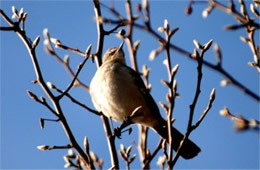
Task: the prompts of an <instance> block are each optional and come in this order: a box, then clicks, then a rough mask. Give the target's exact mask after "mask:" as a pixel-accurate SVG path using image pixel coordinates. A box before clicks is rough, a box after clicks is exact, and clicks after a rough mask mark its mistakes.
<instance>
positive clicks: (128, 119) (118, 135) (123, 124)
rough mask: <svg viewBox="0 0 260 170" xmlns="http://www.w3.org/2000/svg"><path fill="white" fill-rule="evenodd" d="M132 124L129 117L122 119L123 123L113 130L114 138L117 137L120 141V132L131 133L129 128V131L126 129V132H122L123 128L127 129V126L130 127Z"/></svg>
mask: <svg viewBox="0 0 260 170" xmlns="http://www.w3.org/2000/svg"><path fill="white" fill-rule="evenodd" d="M132 123H133V122H132V121H131V118H130V117H129V116H126V117H125V119H124V121H123V122H122V124H121V125H120V126H119V127H117V128H115V129H114V134H113V135H114V136H116V137H118V138H119V139H121V133H122V132H126V131H130V132H131V130H132V129H131V128H129V129H126V130H124V131H122V130H123V129H124V128H125V127H127V126H129V125H131V124H132Z"/></svg>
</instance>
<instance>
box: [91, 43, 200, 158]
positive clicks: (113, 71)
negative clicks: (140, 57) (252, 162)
mask: <svg viewBox="0 0 260 170" xmlns="http://www.w3.org/2000/svg"><path fill="white" fill-rule="evenodd" d="M122 47H123V43H122V44H121V45H120V47H119V48H110V49H108V50H107V51H106V53H105V55H104V57H103V64H102V65H101V66H100V67H99V68H98V70H97V72H96V74H95V76H94V77H93V79H92V80H91V83H90V95H91V98H92V102H93V104H94V106H95V108H96V109H97V110H98V111H100V112H102V113H103V114H104V115H105V116H106V117H108V118H112V119H114V120H116V121H119V122H123V121H124V120H125V119H126V117H129V116H130V115H131V114H132V112H133V111H134V110H135V109H136V108H137V107H139V106H141V109H140V110H141V111H140V112H141V113H138V115H136V116H132V118H131V122H133V123H139V124H142V125H145V126H148V127H150V128H152V129H153V130H154V131H155V132H157V133H158V134H159V135H160V136H161V137H163V138H164V139H166V140H167V138H168V130H167V124H166V121H165V120H164V119H163V118H162V117H161V115H160V112H159V109H158V107H157V105H156V103H155V101H154V99H153V97H152V96H151V95H150V93H149V91H148V90H147V89H146V87H145V85H144V83H143V80H142V78H141V77H140V75H139V74H138V73H137V72H136V71H134V70H133V69H131V68H130V67H128V66H127V65H126V62H125V57H124V52H123V50H122ZM171 131H172V141H173V149H174V150H175V151H176V150H177V149H178V147H179V144H180V142H181V140H182V139H183V135H182V134H181V133H180V132H179V131H178V130H177V129H175V128H174V127H172V129H171ZM199 152H200V148H199V147H198V146H197V145H196V144H194V143H193V142H192V141H191V140H189V139H188V140H187V142H186V143H185V144H184V146H183V148H182V152H181V153H180V155H181V156H182V157H183V158H185V159H191V158H193V157H195V156H196V155H197V154H198V153H199Z"/></svg>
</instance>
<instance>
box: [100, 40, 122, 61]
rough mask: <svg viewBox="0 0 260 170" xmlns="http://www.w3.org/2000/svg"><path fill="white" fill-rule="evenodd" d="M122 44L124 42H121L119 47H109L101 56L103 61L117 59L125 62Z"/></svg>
mask: <svg viewBox="0 0 260 170" xmlns="http://www.w3.org/2000/svg"><path fill="white" fill-rule="evenodd" d="M123 45H124V42H122V43H121V44H120V46H119V47H113V48H109V49H108V50H107V51H106V53H105V55H104V57H103V63H106V62H109V61H117V62H121V63H124V64H125V54H124V51H123Z"/></svg>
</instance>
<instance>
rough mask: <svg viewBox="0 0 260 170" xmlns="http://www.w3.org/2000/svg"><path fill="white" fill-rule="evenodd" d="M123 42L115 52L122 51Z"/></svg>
mask: <svg viewBox="0 0 260 170" xmlns="http://www.w3.org/2000/svg"><path fill="white" fill-rule="evenodd" d="M124 43H125V42H124V41H123V42H122V43H121V44H120V46H119V47H118V50H117V51H120V50H122V49H123V46H124Z"/></svg>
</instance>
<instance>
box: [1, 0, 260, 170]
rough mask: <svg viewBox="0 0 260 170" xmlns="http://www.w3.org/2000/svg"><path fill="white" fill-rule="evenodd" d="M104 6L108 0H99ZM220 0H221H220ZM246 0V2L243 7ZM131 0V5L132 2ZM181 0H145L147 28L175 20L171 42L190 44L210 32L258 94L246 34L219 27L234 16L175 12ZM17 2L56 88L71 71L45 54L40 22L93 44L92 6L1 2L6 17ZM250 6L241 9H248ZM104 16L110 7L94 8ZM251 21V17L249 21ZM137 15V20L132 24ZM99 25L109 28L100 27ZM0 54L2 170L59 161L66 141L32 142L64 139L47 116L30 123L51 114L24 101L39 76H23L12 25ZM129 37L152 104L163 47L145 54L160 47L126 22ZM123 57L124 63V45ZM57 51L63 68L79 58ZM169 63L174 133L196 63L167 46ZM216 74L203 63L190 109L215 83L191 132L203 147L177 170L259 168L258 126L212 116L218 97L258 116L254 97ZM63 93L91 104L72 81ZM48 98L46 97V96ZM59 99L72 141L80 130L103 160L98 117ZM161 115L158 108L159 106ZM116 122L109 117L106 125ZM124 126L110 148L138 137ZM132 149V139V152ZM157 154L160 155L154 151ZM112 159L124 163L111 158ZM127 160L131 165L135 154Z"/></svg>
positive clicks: (87, 73)
mask: <svg viewBox="0 0 260 170" xmlns="http://www.w3.org/2000/svg"><path fill="white" fill-rule="evenodd" d="M104 2H105V3H106V4H108V5H110V4H111V3H110V1H104ZM221 2H222V3H225V4H227V1H221ZM249 2H251V1H247V2H246V5H247V7H249V4H250V3H249ZM137 3H139V1H134V2H133V9H134V14H136V15H137V14H138V13H137V12H136V11H135V5H136V4H137ZM187 4H188V1H177V0H176V1H175V0H173V1H154V0H152V1H151V2H150V5H151V9H150V10H151V20H152V27H153V28H154V29H157V28H158V27H159V26H163V23H164V19H168V21H169V23H170V26H171V28H174V27H179V28H180V29H179V31H178V32H177V33H176V35H174V37H173V39H172V41H171V42H172V43H174V44H176V45H178V46H180V47H182V48H183V49H185V50H187V51H190V52H192V51H193V48H194V44H193V42H192V41H193V40H194V39H196V40H198V41H199V42H201V43H202V44H204V43H206V42H208V41H209V40H210V39H213V40H214V43H218V44H219V45H220V47H221V49H222V53H223V67H224V68H225V69H226V70H228V72H229V73H230V74H231V75H233V76H234V77H236V79H237V80H239V81H240V82H243V84H245V85H246V87H248V88H250V89H251V90H252V91H254V92H255V93H257V94H259V75H257V72H256V70H255V69H253V68H251V67H249V66H248V64H247V63H248V62H249V61H252V60H253V57H252V54H251V51H250V49H249V47H248V45H247V44H245V43H243V42H242V41H240V39H239V37H240V36H241V35H242V36H246V33H245V32H244V30H239V31H234V32H228V31H224V30H223V27H224V26H225V25H229V24H236V21H235V20H234V19H233V18H232V17H231V16H229V15H227V14H225V13H223V12H221V11H219V10H214V11H213V12H212V14H211V15H210V16H209V18H207V19H204V18H202V15H201V13H202V11H203V9H205V8H206V7H207V4H197V5H195V6H194V8H193V13H192V15H191V16H187V15H185V13H184V11H185V8H186V6H187ZM13 5H14V6H15V7H16V8H17V9H18V10H19V9H20V8H21V7H23V8H24V10H25V11H26V12H27V13H28V17H27V21H26V25H25V27H26V33H27V35H28V36H29V37H31V39H32V40H33V39H34V38H35V37H36V36H38V35H40V36H41V41H40V44H39V46H38V48H37V57H38V60H39V62H40V66H41V69H42V73H43V75H44V77H45V80H46V81H50V82H52V83H54V84H55V85H56V86H57V87H59V88H61V89H65V88H66V87H67V85H68V84H69V83H70V81H71V77H70V76H69V75H68V73H67V72H66V71H65V69H64V68H63V66H61V65H60V64H59V63H58V62H57V61H56V60H55V59H54V58H53V57H52V56H49V55H48V54H46V53H45V51H44V48H43V39H44V38H43V35H42V31H43V29H44V28H48V30H49V33H50V35H51V37H54V38H57V39H59V40H60V41H61V42H62V43H64V44H66V45H69V46H72V47H77V48H79V49H80V50H82V51H85V49H86V48H87V47H88V45H89V44H92V45H93V51H95V49H96V41H97V31H96V24H95V22H94V20H93V17H94V10H93V4H92V1H83V0H82V1H65V0H63V1H5V0H4V1H1V2H0V6H1V7H0V8H1V9H2V10H4V12H5V13H6V14H7V15H8V16H11V15H12V13H11V7H12V6H13ZM115 6H116V9H118V10H119V11H120V12H121V13H122V14H123V15H125V12H124V11H125V5H124V2H123V1H115ZM248 10H249V8H248ZM102 12H103V15H104V16H107V17H110V16H111V15H110V14H109V12H108V11H107V10H105V9H104V8H102ZM258 21H259V20H258ZM0 22H1V26H7V25H6V23H5V22H4V21H3V19H2V18H1V19H0ZM141 22H142V21H140V23H141ZM105 28H106V29H108V28H111V27H110V26H105ZM256 34H257V35H256V43H257V44H258V45H259V39H257V37H259V31H257V32H256ZM0 35H1V43H0V51H1V53H0V56H1V57H0V61H1V67H0V68H1V150H0V151H1V156H0V167H1V168H2V169H10V168H11V169H32V168H33V169H50V168H52V169H62V168H63V166H64V164H65V163H64V161H63V155H65V154H66V153H67V151H66V150H53V151H45V152H42V151H39V150H38V149H37V148H36V147H37V146H38V145H43V144H46V145H66V144H67V143H68V140H67V138H66V135H65V133H64V131H63V129H62V127H61V126H60V124H58V123H54V122H46V125H45V128H44V129H41V128H40V126H39V118H40V117H44V118H54V116H53V115H52V114H51V113H50V112H49V111H48V110H47V109H46V108H44V107H43V106H41V105H39V104H38V103H36V102H34V101H32V100H31V99H30V98H29V97H28V95H27V93H26V91H27V90H28V89H30V90H31V91H33V92H34V93H35V94H37V95H38V96H45V94H44V92H43V91H42V90H41V88H40V87H39V86H38V85H34V84H32V83H31V82H32V80H34V79H35V73H34V71H33V66H32V62H31V60H30V57H29V55H28V53H27V51H26V48H25V46H24V45H23V43H22V41H21V40H20V39H19V38H18V36H17V35H16V34H15V33H13V32H0ZM133 39H134V40H135V41H136V40H141V44H140V47H139V50H138V53H137V60H138V66H139V68H140V69H141V68H142V65H143V64H146V65H147V66H148V67H149V68H150V69H151V73H150V83H151V84H152V91H151V93H152V95H153V97H154V99H155V100H156V102H157V103H159V101H162V102H164V103H166V99H165V95H166V93H167V89H166V88H165V86H163V85H162V83H161V79H167V78H168V75H167V70H166V68H165V66H164V65H163V64H162V62H163V60H164V58H165V54H164V53H162V54H161V55H160V56H158V57H157V58H156V59H155V60H154V61H149V59H148V56H149V54H150V52H151V51H152V50H153V49H155V48H157V47H158V46H159V44H158V42H157V40H155V39H154V38H153V37H151V36H149V34H147V33H145V32H143V31H140V30H137V29H135V30H134V37H133ZM120 43H121V40H119V39H118V38H116V36H115V35H113V34H112V35H110V36H109V37H107V38H106V39H105V44H104V50H106V49H107V48H110V47H114V46H118V45H119V44H120ZM124 50H125V53H126V55H127V62H128V63H129V64H130V61H129V58H128V52H127V48H126V46H125V47H124ZM56 51H57V53H58V54H59V55H60V56H64V55H67V54H68V55H70V59H71V60H70V61H71V66H72V69H74V70H76V69H77V65H78V64H79V63H80V62H81V61H82V58H81V57H80V56H78V55H75V54H73V53H70V52H68V51H64V50H60V49H57V50H56ZM171 55H172V64H173V65H175V64H179V65H180V68H179V71H178V73H177V76H176V80H177V82H178V92H179V93H180V95H181V96H180V98H178V99H176V106H175V108H174V113H173V117H174V118H176V122H175V123H174V125H175V126H176V127H177V128H178V129H179V130H180V131H182V132H185V130H186V127H187V122H188V116H189V115H188V114H189V105H190V104H191V102H192V100H193V96H194V93H195V87H196V63H195V62H194V61H190V60H188V59H186V58H185V57H183V56H182V55H180V54H178V53H176V52H175V51H171ZM204 58H205V60H207V61H210V62H212V63H215V62H216V60H215V56H214V53H213V50H212V49H210V50H209V51H208V52H207V53H206V54H205V57H204ZM95 71H96V65H95V64H93V63H92V62H91V61H90V60H89V61H88V62H87V63H86V65H85V67H84V68H83V70H82V72H81V73H80V75H79V78H80V80H81V81H83V82H84V83H85V84H89V82H90V80H91V78H92V77H93V75H94V73H95ZM223 79H224V78H223V77H222V76H221V75H219V74H218V73H216V72H214V71H213V70H210V69H208V68H206V67H204V68H203V80H202V92H201V95H200V98H199V102H198V105H197V107H196V110H195V115H194V121H196V120H197V119H198V118H199V116H200V115H201V113H202V112H203V110H204V108H205V107H206V105H207V103H208V98H209V94H210V92H211V90H212V89H213V88H216V100H215V102H214V104H213V107H212V109H211V110H210V112H209V113H208V115H207V117H206V118H205V120H204V121H203V122H202V124H201V125H200V127H199V128H198V129H197V130H195V131H194V132H193V133H192V134H191V136H190V138H191V139H192V140H193V141H195V142H196V143H197V144H198V145H199V146H200V147H201V149H202V152H201V153H200V154H199V156H198V157H196V158H194V159H192V160H188V161H187V160H183V159H179V161H178V162H177V164H176V168H177V169H191V168H192V169H202V168H205V169H240V168H241V169H259V134H258V133H255V132H252V131H250V132H243V133H237V132H235V131H234V129H233V122H232V121H231V120H230V119H228V118H226V117H222V116H220V115H219V111H220V110H221V109H223V107H224V106H227V107H228V108H229V109H230V111H231V112H232V113H234V114H236V115H238V114H242V115H243V116H244V117H245V118H248V119H258V120H259V103H257V102H256V101H254V100H253V99H251V98H250V97H248V96H246V95H245V94H244V93H242V92H241V91H239V90H238V89H236V88H234V87H232V86H228V87H225V88H223V87H221V86H220V81H221V80H223ZM70 93H71V94H72V95H73V96H74V97H76V98H77V99H78V100H80V101H81V102H84V103H86V104H87V105H88V106H90V107H92V108H93V105H92V103H91V100H90V96H89V94H88V92H86V91H84V90H83V89H81V88H74V89H72V90H71V91H70ZM49 103H50V102H49ZM62 107H63V109H64V112H65V116H66V117H67V119H68V122H69V124H70V126H71V129H72V131H73V133H74V135H75V136H76V138H77V140H78V142H79V143H80V144H81V145H83V139H84V137H85V136H88V138H89V141H90V149H91V150H92V151H94V152H95V153H96V154H97V155H98V156H99V157H101V158H102V159H103V160H104V168H105V169H107V168H109V166H110V158H109V153H108V149H107V143H106V139H105V134H104V130H103V126H102V121H101V120H100V118H99V117H97V116H95V115H93V114H91V113H89V112H87V111H86V110H84V109H82V108H80V107H78V106H76V105H75V104H72V103H71V102H70V101H69V100H68V99H63V100H62ZM160 110H161V114H162V115H163V116H165V113H164V111H163V109H161V108H160ZM114 125H115V126H117V125H118V124H116V123H115V124H114ZM132 127H133V133H132V134H131V135H128V134H123V136H122V139H118V140H117V141H116V145H117V150H119V149H120V147H119V145H120V144H121V143H123V144H124V145H125V146H129V145H130V144H132V143H133V141H135V143H137V142H138V139H137V134H138V129H137V127H136V126H132ZM158 140H159V137H158V135H156V134H155V133H154V132H153V131H152V130H151V131H150V133H149V141H148V142H149V147H150V148H151V150H154V148H155V146H156V145H157V142H158ZM134 153H138V151H137V149H136V147H135V146H134V147H133V151H132V154H134ZM159 155H162V152H160V154H159ZM156 161H157V158H156V159H155V161H153V162H152V163H151V167H152V168H159V167H158V166H157V165H156ZM120 166H121V168H124V162H123V161H122V160H120ZM131 167H132V168H134V169H138V168H139V167H140V163H139V157H137V159H136V160H135V162H134V163H133V164H131Z"/></svg>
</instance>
